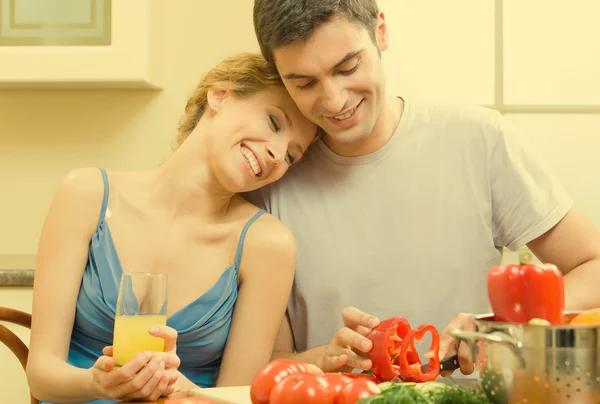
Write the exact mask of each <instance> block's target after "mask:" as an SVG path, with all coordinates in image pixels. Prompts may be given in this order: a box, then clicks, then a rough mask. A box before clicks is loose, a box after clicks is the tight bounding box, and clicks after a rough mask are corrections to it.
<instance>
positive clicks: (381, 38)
mask: <svg viewBox="0 0 600 404" xmlns="http://www.w3.org/2000/svg"><path fill="white" fill-rule="evenodd" d="M375 37H376V38H377V45H378V46H379V50H380V51H381V52H383V51H385V50H386V49H387V48H388V47H389V46H390V42H389V37H388V31H387V23H386V22H385V14H383V11H382V12H380V13H379V18H377V27H376V28H375Z"/></svg>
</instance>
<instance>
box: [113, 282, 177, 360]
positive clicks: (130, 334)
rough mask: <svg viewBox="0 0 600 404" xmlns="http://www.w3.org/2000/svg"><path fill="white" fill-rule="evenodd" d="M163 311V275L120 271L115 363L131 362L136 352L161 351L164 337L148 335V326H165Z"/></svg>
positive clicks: (165, 283)
mask: <svg viewBox="0 0 600 404" xmlns="http://www.w3.org/2000/svg"><path fill="white" fill-rule="evenodd" d="M166 313H167V276H166V275H164V274H151V273H142V272H125V273H123V275H122V277H121V285H120V287H119V296H118V298H117V312H116V317H115V329H114V336H113V358H114V359H115V362H116V365H117V366H123V365H125V364H126V363H127V362H129V361H131V360H132V359H133V358H134V356H135V354H136V353H137V352H141V351H154V352H164V350H165V344H164V340H163V339H162V338H158V337H154V336H152V335H150V333H149V332H148V329H149V328H150V327H152V326H153V325H166V324H167V314H166Z"/></svg>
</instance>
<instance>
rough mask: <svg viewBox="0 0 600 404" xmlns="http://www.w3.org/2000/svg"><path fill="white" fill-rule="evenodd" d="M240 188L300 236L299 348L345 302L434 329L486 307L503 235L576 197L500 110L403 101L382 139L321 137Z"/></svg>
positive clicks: (513, 234) (521, 232)
mask: <svg viewBox="0 0 600 404" xmlns="http://www.w3.org/2000/svg"><path fill="white" fill-rule="evenodd" d="M246 197H247V198H248V199H249V200H250V201H251V202H253V203H255V204H257V205H258V206H260V207H262V208H264V209H266V210H267V211H269V212H270V213H271V214H273V215H274V216H276V217H278V218H279V219H281V220H282V221H283V223H285V224H286V225H287V226H289V227H290V228H291V230H292V231H293V232H294V234H295V236H296V239H297V243H298V254H297V257H298V258H297V266H296V276H295V280H294V287H293V291H292V296H291V299H290V302H289V305H288V312H289V315H290V318H291V323H292V330H293V334H294V340H295V344H296V349H297V350H299V351H304V350H306V349H310V348H313V347H316V346H320V345H323V344H327V343H328V342H329V341H330V340H331V338H332V336H333V335H334V334H335V332H336V331H337V330H338V329H339V328H340V327H341V326H342V325H343V322H342V318H341V313H342V309H343V308H344V307H345V306H356V307H358V308H359V309H360V310H362V311H365V312H367V313H370V314H373V315H376V316H378V317H379V318H380V319H384V318H387V317H391V316H404V317H406V318H407V319H408V320H409V321H410V323H411V325H412V326H413V327H416V326H417V325H419V324H422V323H430V324H433V325H435V326H436V327H438V329H439V330H440V332H441V331H442V330H443V328H444V327H445V325H446V324H447V323H448V321H450V320H451V319H452V317H454V316H455V315H456V314H457V313H458V312H461V311H462V312H474V313H485V312H488V311H489V304H488V299H487V274H488V271H489V270H490V269H491V268H492V267H493V266H495V265H498V264H499V263H500V260H501V250H502V247H505V246H506V247H508V248H510V249H516V248H518V247H520V246H522V245H524V244H526V243H528V242H529V241H531V240H532V239H534V238H536V237H538V236H540V235H541V234H543V233H545V232H546V231H547V230H549V229H550V228H552V227H553V226H554V225H555V224H557V223H558V222H559V221H560V220H561V219H562V218H563V217H564V216H565V215H566V214H567V212H568V211H569V209H570V208H571V206H572V201H571V199H570V198H569V196H568V195H567V193H566V192H565V190H564V189H563V188H562V187H561V185H560V184H559V183H558V182H557V181H556V180H555V179H554V177H553V176H552V174H551V173H550V170H549V169H548V167H547V166H546V165H545V163H544V162H543V161H542V160H541V158H540V157H539V156H538V154H537V153H536V151H535V150H534V149H533V148H532V147H531V146H530V145H529V144H528V143H527V142H526V141H525V139H523V138H522V136H520V134H519V133H518V131H517V130H516V129H515V128H514V127H512V126H511V125H510V124H509V123H508V122H507V121H506V120H505V119H504V118H503V117H502V115H501V114H499V113H498V112H497V111H494V110H491V109H486V108H482V107H462V106H428V105H416V104H411V103H409V102H406V105H405V110H404V113H403V116H402V119H401V121H400V123H399V125H398V128H397V130H396V133H395V134H394V136H393V137H392V138H391V139H390V141H389V142H388V143H387V144H385V145H384V146H383V147H382V148H381V149H380V150H378V151H376V152H374V153H372V154H369V155H366V156H361V157H342V156H339V155H336V154H335V153H333V152H332V151H331V150H330V149H329V148H328V147H327V146H326V145H325V144H324V143H323V142H322V141H319V142H318V143H316V144H315V145H314V146H313V147H312V149H311V150H310V151H309V152H308V153H307V155H306V156H305V159H304V160H303V161H302V162H300V163H298V164H297V165H296V166H294V167H292V168H291V169H290V170H289V171H288V173H287V174H286V175H285V176H284V178H282V179H281V180H280V181H278V182H276V183H274V184H271V185H270V186H268V187H265V188H262V189H260V190H258V191H255V192H253V193H251V194H248V195H246Z"/></svg>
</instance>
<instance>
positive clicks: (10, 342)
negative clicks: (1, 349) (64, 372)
mask: <svg viewBox="0 0 600 404" xmlns="http://www.w3.org/2000/svg"><path fill="white" fill-rule="evenodd" d="M0 321H8V322H9V323H13V324H18V325H20V326H23V327H26V328H29V329H31V314H28V313H24V312H22V311H19V310H15V309H9V308H8V307H0ZM0 341H1V342H2V343H4V345H6V346H7V347H8V349H10V350H11V351H12V353H14V354H15V356H16V357H17V359H18V360H19V362H21V366H23V370H25V367H26V366H27V356H28V355H29V348H27V345H25V344H24V343H23V341H21V339H20V338H19V337H17V336H16V335H15V333H13V332H12V331H11V330H9V329H8V328H6V327H5V326H3V325H2V324H0ZM30 396H31V404H39V400H37V399H36V398H35V397H33V396H32V395H31V394H30Z"/></svg>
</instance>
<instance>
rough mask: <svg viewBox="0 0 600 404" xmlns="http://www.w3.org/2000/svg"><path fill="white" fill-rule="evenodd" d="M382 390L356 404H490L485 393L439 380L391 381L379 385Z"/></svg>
mask: <svg viewBox="0 0 600 404" xmlns="http://www.w3.org/2000/svg"><path fill="white" fill-rule="evenodd" d="M380 388H382V392H381V393H380V394H378V395H376V396H373V397H368V398H363V399H362V400H360V401H359V402H358V403H357V404H490V401H489V400H488V399H487V398H486V396H485V394H483V393H482V392H479V391H477V390H474V389H472V388H467V387H458V386H457V387H450V386H447V385H445V384H444V383H440V382H428V383H420V384H417V385H415V384H414V383H401V384H398V383H391V382H386V383H382V384H381V385H380Z"/></svg>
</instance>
